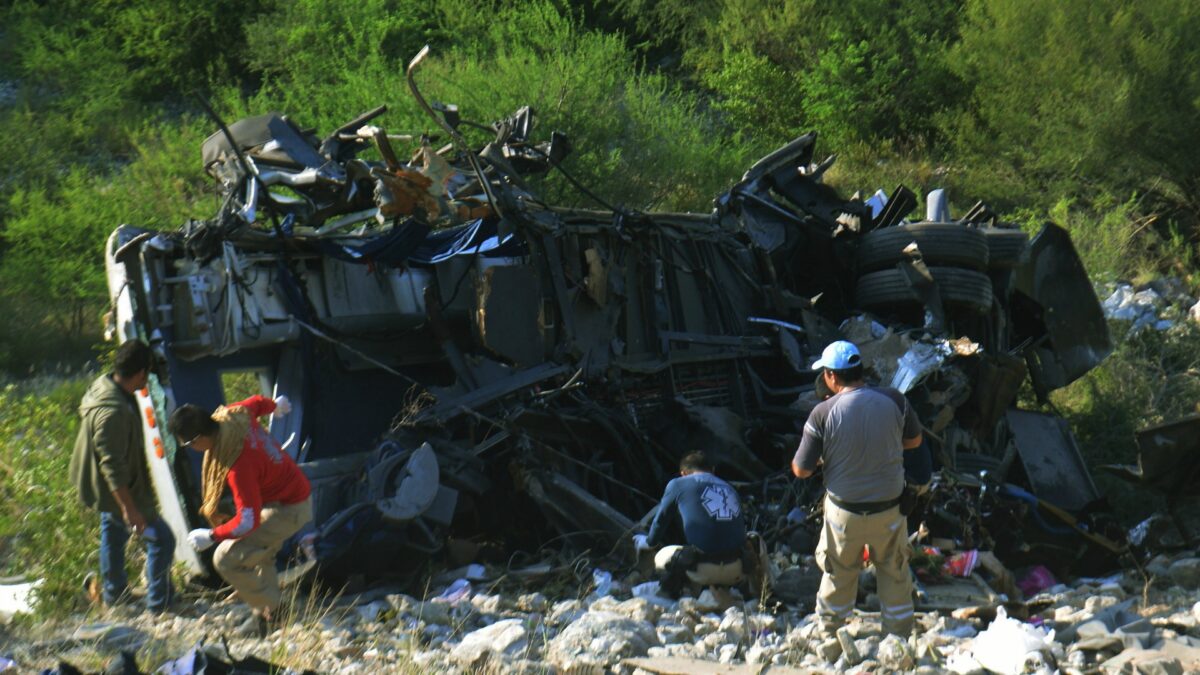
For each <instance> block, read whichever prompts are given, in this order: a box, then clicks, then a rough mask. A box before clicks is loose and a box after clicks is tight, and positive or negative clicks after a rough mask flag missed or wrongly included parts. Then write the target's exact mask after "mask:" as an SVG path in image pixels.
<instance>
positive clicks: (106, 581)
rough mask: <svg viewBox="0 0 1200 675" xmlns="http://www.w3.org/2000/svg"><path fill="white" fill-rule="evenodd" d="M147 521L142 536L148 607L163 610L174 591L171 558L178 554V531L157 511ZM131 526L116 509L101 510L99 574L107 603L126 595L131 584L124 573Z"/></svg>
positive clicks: (111, 603) (113, 602) (114, 601)
mask: <svg viewBox="0 0 1200 675" xmlns="http://www.w3.org/2000/svg"><path fill="white" fill-rule="evenodd" d="M152 515H153V519H152V520H150V519H148V520H147V521H146V531H145V532H143V533H142V540H143V541H145V542H146V609H149V610H150V611H152V612H161V611H162V610H164V609H166V607H167V604H168V603H169V602H170V601H171V596H172V594H173V592H172V590H171V560H172V559H173V558H174V556H175V535H173V534H171V528H169V527H167V524H166V523H165V522H163V519H162V518H161V517H160V516H158V515H157V514H152ZM128 541H129V528H128V527H127V526H126V525H125V519H123V518H122V517H121V516H119V515H117V514H115V513H107V512H101V513H100V578H101V583H102V589H103V595H104V604H106V605H114V604H117V603H118V602H121V600H123V599H124V596H125V594H126V592H127V591H128V588H129V579H128V578H126V575H125V543H126V542H128Z"/></svg>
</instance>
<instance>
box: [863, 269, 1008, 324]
mask: <svg viewBox="0 0 1200 675" xmlns="http://www.w3.org/2000/svg"><path fill="white" fill-rule="evenodd" d="M929 273H930V274H932V275H933V280H934V281H936V282H937V285H938V291H939V292H940V293H941V296H942V303H943V304H945V305H947V306H948V307H960V308H963V309H967V310H970V311H973V312H978V313H980V314H984V313H986V312H987V311H988V310H990V309H991V308H992V301H993V298H992V280H991V279H989V278H988V276H987V275H986V274H984V273H982V272H975V271H973V270H960V269H957V268H954V267H930V268H929ZM854 297H855V300H856V301H857V304H858V305H859V306H860V307H864V308H869V307H887V306H890V305H895V304H907V303H919V302H920V301H921V299H920V297H919V296H918V295H917V292H916V291H915V290H913V288H912V286H910V285H909V283H908V277H906V276H905V274H904V272H902V271H900V270H880V271H878V272H871V273H870V274H864V275H862V276H861V277H859V278H858V286H857V288H856V289H855V296H854Z"/></svg>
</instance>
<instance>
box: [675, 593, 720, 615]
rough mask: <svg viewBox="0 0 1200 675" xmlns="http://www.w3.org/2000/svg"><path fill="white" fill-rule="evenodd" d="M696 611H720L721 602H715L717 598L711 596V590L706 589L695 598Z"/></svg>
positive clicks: (713, 595)
mask: <svg viewBox="0 0 1200 675" xmlns="http://www.w3.org/2000/svg"><path fill="white" fill-rule="evenodd" d="M680 604H683V601H682V600H680ZM696 609H698V610H700V611H701V612H716V611H720V609H721V602H720V601H719V600H717V596H716V595H715V594H713V592H712V590H710V589H707V588H706V589H704V591H702V592H701V593H700V597H698V598H696Z"/></svg>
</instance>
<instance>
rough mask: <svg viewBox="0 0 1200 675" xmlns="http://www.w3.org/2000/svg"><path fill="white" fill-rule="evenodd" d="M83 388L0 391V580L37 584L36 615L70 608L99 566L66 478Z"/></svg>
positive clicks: (64, 384) (95, 523)
mask: <svg viewBox="0 0 1200 675" xmlns="http://www.w3.org/2000/svg"><path fill="white" fill-rule="evenodd" d="M87 385H88V382H87V380H85V379H80V380H73V381H51V380H34V381H30V382H27V383H25V384H22V385H12V384H10V385H5V386H3V387H2V388H0V476H2V477H3V479H2V480H0V569H2V570H3V572H0V574H2V575H10V574H23V575H25V576H26V577H27V578H29V579H42V580H43V584H42V586H41V587H40V588H39V589H38V593H37V609H38V610H39V611H40V612H43V613H61V612H62V611H64V610H69V609H71V608H72V607H73V606H74V603H75V600H76V598H77V597H78V595H79V583H80V581H81V580H82V579H83V575H84V574H85V573H86V572H87V571H88V570H90V569H93V568H95V567H96V565H97V564H98V562H97V550H98V546H99V541H100V540H99V522H100V521H99V518H98V517H97V516H96V514H95V513H94V512H88V511H87V510H85V509H84V508H83V507H82V506H81V505H80V504H79V502H78V500H77V499H76V498H75V489H74V487H73V486H71V484H70V481H69V480H68V478H67V466H68V465H69V464H70V461H71V449H72V447H73V446H74V442H75V433H76V431H77V430H78V428H79V414H78V413H77V412H76V407H77V406H78V405H79V399H80V397H81V396H83V392H84V390H85V389H86V388H87Z"/></svg>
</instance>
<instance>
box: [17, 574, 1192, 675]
mask: <svg viewBox="0 0 1200 675" xmlns="http://www.w3.org/2000/svg"><path fill="white" fill-rule="evenodd" d="M1154 567H1155V568H1159V567H1161V568H1163V569H1165V570H1178V572H1168V573H1167V574H1166V575H1165V576H1161V577H1160V576H1151V577H1150V579H1149V582H1147V581H1144V580H1143V579H1141V578H1140V577H1138V576H1136V575H1135V574H1132V573H1126V574H1120V573H1119V574H1116V575H1112V576H1109V577H1103V578H1081V579H1076V580H1075V581H1073V582H1071V583H1070V584H1059V583H1056V584H1054V585H1052V586H1049V587H1047V588H1044V589H1041V590H1039V591H1037V592H1036V593H1033V594H1031V595H1029V596H1028V597H1025V598H1024V599H1023V600H1022V599H1018V598H1017V597H1015V596H1014V597H1013V598H1009V599H1007V600H997V601H993V602H983V603H980V604H976V605H971V606H965V607H961V608H959V609H958V610H957V611H955V612H953V613H947V612H938V611H935V610H932V609H929V607H928V606H927V605H924V606H922V605H918V609H919V611H918V620H917V629H916V632H915V635H914V636H913V637H912V638H911V639H910V640H901V639H899V638H896V637H894V636H890V637H884V636H883V635H881V633H880V629H879V619H878V613H877V612H874V611H870V610H862V611H856V612H855V614H854V616H853V617H852V618H851V620H850V621H849V623H848V624H847V625H846V626H845V627H844V628H842V629H840V630H839V631H838V633H837V636H836V637H834V638H830V639H822V638H821V637H820V636H819V634H818V632H817V631H816V625H815V623H814V622H813V617H812V616H811V615H807V614H806V613H805V612H803V611H799V610H796V609H794V608H789V607H781V608H779V609H777V610H776V611H765V610H763V609H762V608H760V607H759V604H758V602H757V601H746V600H745V599H743V598H741V597H740V596H739V595H738V594H737V593H736V592H724V591H717V592H714V591H713V590H705V591H704V592H702V593H701V594H700V595H699V596H698V597H690V596H685V597H682V598H681V599H679V600H677V601H673V600H668V599H665V598H660V597H658V596H656V595H653V594H650V595H642V596H637V595H634V593H633V591H632V589H633V588H634V587H635V586H636V585H638V584H637V582H638V579H639V577H638V576H637V575H636V573H634V574H631V575H630V576H628V577H626V578H623V579H619V580H614V581H612V582H611V586H610V589H609V590H610V593H609V594H606V595H597V593H595V592H594V589H592V588H590V587H588V586H587V585H586V584H585V586H584V587H583V589H582V593H581V594H580V595H578V596H576V597H567V598H563V599H558V598H554V597H547V596H546V595H544V594H543V593H542V592H540V591H534V590H532V588H533V587H541V588H546V584H547V582H548V581H551V579H549V578H548V577H539V578H538V579H536V580H534V581H533V582H532V583H533V584H534V586H533V587H527V588H526V589H525V590H522V588H521V586H520V585H512V584H511V583H510V584H505V582H503V581H501V582H500V584H501V585H500V586H495V585H494V584H493V582H491V581H485V582H483V583H482V584H481V588H480V589H479V590H474V591H472V592H469V593H467V594H455V593H451V594H448V595H455V596H456V597H454V599H452V600H444V599H437V598H436V597H434V596H437V595H439V594H440V595H447V594H445V593H442V591H443V588H442V587H433V588H432V589H431V590H430V593H431V597H434V599H431V600H420V599H418V598H415V597H412V596H409V595H406V594H404V593H401V592H397V591H395V590H388V589H377V590H376V591H373V592H371V593H368V594H363V595H360V596H358V597H356V598H348V599H345V600H342V601H339V602H336V603H334V604H332V605H330V606H327V607H322V608H321V609H320V611H316V612H313V613H312V614H309V615H303V616H298V617H296V619H297V620H296V622H295V623H289V624H288V625H286V626H284V627H283V628H282V629H280V630H279V631H277V632H275V633H273V634H272V635H270V636H268V637H267V638H266V639H265V640H246V639H240V638H232V639H231V640H230V641H229V650H230V653H231V655H225V651H224V648H222V647H220V644H221V642H220V639H219V636H220V635H221V634H223V633H226V632H227V631H229V630H230V628H231V627H232V626H234V625H236V623H237V622H238V620H239V619H241V618H243V616H242V615H241V614H239V611H241V610H239V609H238V608H236V607H232V608H231V607H230V606H228V605H224V606H222V605H208V604H207V603H205V602H203V601H201V602H200V604H199V605H198V606H197V607H196V610H197V612H199V614H198V615H195V616H192V615H180V616H177V617H175V618H173V619H170V620H168V621H165V622H164V621H157V622H155V621H151V620H150V619H149V618H146V617H127V618H124V619H122V618H120V617H117V618H115V619H114V620H113V621H110V622H108V623H107V624H104V625H102V626H94V625H92V626H85V627H84V628H83V629H81V630H79V631H76V632H75V634H74V635H73V636H71V637H69V638H65V637H64V638H54V639H50V638H46V637H45V636H43V638H42V639H43V640H44V642H43V643H41V644H34V645H30V646H28V647H26V648H23V649H22V650H19V651H18V652H16V653H15V654H14V655H13V656H12V658H13V659H14V660H15V661H16V662H17V663H26V664H28V663H33V662H34V661H35V660H36V659H37V655H38V654H45V653H47V652H48V651H51V650H53V652H54V653H57V654H59V655H60V657H61V658H63V659H65V660H67V661H73V660H77V659H83V658H85V655H91V656H90V657H87V658H90V659H91V660H92V661H95V660H96V659H97V657H102V658H114V657H115V655H116V654H117V652H118V651H120V650H121V649H131V648H132V649H138V648H139V647H140V649H141V651H140V652H139V654H140V655H141V656H142V658H141V659H140V660H141V661H142V663H143V664H145V663H146V662H147V660H148V659H147V658H146V655H148V654H151V653H156V654H161V653H162V649H163V646H162V644H163V643H165V642H166V641H168V640H174V642H173V643H172V644H182V645H192V644H195V643H197V642H207V644H208V651H210V652H212V653H214V654H218V655H222V656H221V658H222V660H223V661H224V662H226V663H229V662H234V661H236V660H237V659H238V658H246V657H248V656H253V657H257V658H259V659H262V660H264V661H274V662H276V663H278V662H280V661H281V658H283V659H286V663H288V664H292V667H294V668H311V669H312V670H314V671H316V672H321V673H346V674H350V673H368V672H381V671H389V670H400V669H403V668H416V669H418V670H421V671H423V672H454V671H477V670H483V671H486V672H512V673H517V672H520V673H562V672H580V671H581V670H582V669H584V668H589V667H596V668H600V669H607V670H609V671H612V672H617V673H632V672H642V673H664V674H665V673H689V672H708V671H707V670H705V668H710V667H712V665H713V663H714V662H715V663H720V664H726V665H728V666H729V667H730V668H731V670H730V672H743V671H742V670H733V669H736V668H743V669H745V670H744V672H763V669H767V668H769V670H766V672H780V673H790V672H809V670H808V669H816V670H819V671H831V670H836V671H839V672H845V671H849V670H853V671H855V672H893V671H909V672H912V671H916V672H921V673H935V672H957V673H971V672H980V671H982V670H985V669H986V670H987V671H988V672H994V673H1051V672H1062V673H1067V674H1073V673H1095V672H1100V673H1182V672H1191V671H1195V670H1197V669H1200V603H1197V602H1196V597H1197V593H1198V592H1200V565H1198V561H1197V559H1195V558H1171V557H1167V556H1163V557H1162V558H1161V559H1160V560H1157V561H1156V562H1155V564H1154ZM1186 570H1191V571H1190V572H1188V571H1186ZM500 572H502V570H496V569H488V570H486V571H485V574H487V575H488V576H489V577H496V576H497V575H498V574H499V573H500ZM785 574H786V575H789V576H795V575H800V576H803V577H807V578H814V577H815V576H816V575H818V574H819V572H817V571H816V570H815V569H814V567H813V562H812V559H811V558H801V559H800V564H799V565H795V566H792V567H789V568H787V569H786V570H785ZM581 576H582V577H583V578H584V579H587V578H590V577H591V575H590V574H589V573H588V572H587V571H586V570H583V572H582V575H581ZM552 585H554V584H552ZM460 587H461V585H460ZM500 588H504V589H505V590H504V592H500V591H499V589H500ZM93 634H95V635H93ZM131 636H135V637H136V638H137V640H136V641H133V642H131ZM110 638H111V639H110ZM155 643H160V644H159V646H158V647H157V651H156V650H155ZM185 651H187V650H186V647H185V648H181V649H180V651H179V652H176V654H177V655H175V656H172V660H171V662H172V663H181V662H184V661H187V659H189V658H192V659H194V658H195V657H194V656H192V655H191V653H190V652H188V653H184V652H185ZM233 655H236V657H237V658H234V656H233ZM281 655H284V656H282V657H281ZM162 660H166V659H165V658H163V659H162ZM188 662H191V661H188ZM704 662H708V663H707V665H706V664H705V663H704ZM247 663H249V661H247ZM153 666H154V667H157V666H158V662H157V661H156V662H154V663H153ZM148 669H149V668H148ZM171 672H181V673H182V672H188V671H186V670H176V671H171ZM250 672H256V671H250Z"/></svg>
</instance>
